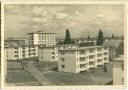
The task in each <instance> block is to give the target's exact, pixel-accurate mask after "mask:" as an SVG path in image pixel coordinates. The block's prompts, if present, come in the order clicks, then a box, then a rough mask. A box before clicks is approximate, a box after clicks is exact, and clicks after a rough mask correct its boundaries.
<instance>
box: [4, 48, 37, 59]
mask: <svg viewBox="0 0 128 90" xmlns="http://www.w3.org/2000/svg"><path fill="white" fill-rule="evenodd" d="M4 51H5V53H6V54H5V55H6V59H7V60H19V59H23V58H30V57H38V46H12V47H11V46H10V47H5V50H4Z"/></svg>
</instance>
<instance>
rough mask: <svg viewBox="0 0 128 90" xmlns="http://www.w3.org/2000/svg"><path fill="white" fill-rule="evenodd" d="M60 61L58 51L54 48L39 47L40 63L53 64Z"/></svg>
mask: <svg viewBox="0 0 128 90" xmlns="http://www.w3.org/2000/svg"><path fill="white" fill-rule="evenodd" d="M57 60H58V51H57V48H56V47H55V46H54V47H39V61H44V62H52V61H57Z"/></svg>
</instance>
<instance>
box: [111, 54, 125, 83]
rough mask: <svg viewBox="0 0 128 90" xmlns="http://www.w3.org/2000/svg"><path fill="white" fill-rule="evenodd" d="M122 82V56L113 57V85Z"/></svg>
mask: <svg viewBox="0 0 128 90" xmlns="http://www.w3.org/2000/svg"><path fill="white" fill-rule="evenodd" d="M123 84H124V56H123V55H120V56H119V57H118V58H115V59H113V85H123Z"/></svg>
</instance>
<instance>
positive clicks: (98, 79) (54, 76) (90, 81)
mask: <svg viewBox="0 0 128 90" xmlns="http://www.w3.org/2000/svg"><path fill="white" fill-rule="evenodd" d="M107 70H108V71H107V72H104V71H103V70H102V69H101V68H95V69H94V72H91V70H88V71H85V72H82V73H78V74H71V73H65V72H57V71H56V70H55V69H54V70H53V71H52V72H49V73H45V74H44V76H45V77H46V78H48V79H49V80H51V81H52V82H55V84H56V85H101V84H105V83H107V81H110V80H112V76H113V75H112V64H107Z"/></svg>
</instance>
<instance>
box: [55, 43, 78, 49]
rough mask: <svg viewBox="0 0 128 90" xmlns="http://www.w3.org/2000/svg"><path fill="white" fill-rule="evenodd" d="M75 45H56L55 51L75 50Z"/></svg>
mask: <svg viewBox="0 0 128 90" xmlns="http://www.w3.org/2000/svg"><path fill="white" fill-rule="evenodd" d="M77 47H78V45H77V44H63V45H56V48H57V49H69V48H77Z"/></svg>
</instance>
